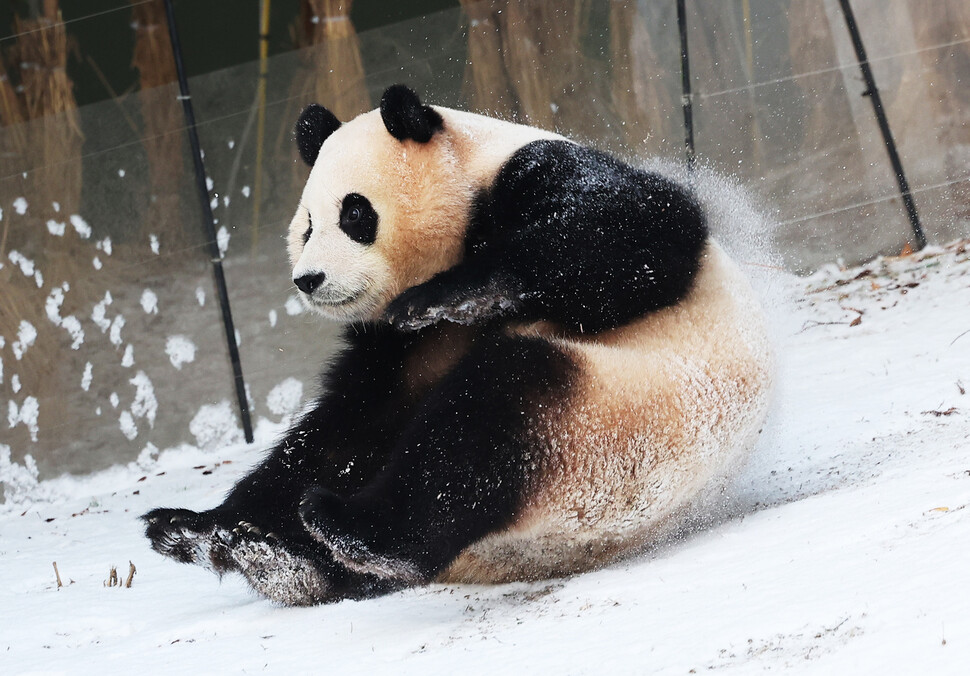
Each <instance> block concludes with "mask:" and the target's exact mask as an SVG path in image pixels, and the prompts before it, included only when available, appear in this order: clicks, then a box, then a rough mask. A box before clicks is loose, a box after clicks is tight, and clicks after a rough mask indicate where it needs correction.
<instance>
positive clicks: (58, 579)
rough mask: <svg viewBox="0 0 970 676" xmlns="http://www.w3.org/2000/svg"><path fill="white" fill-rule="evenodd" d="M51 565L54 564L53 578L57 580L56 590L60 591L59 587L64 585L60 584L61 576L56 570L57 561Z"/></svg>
mask: <svg viewBox="0 0 970 676" xmlns="http://www.w3.org/2000/svg"><path fill="white" fill-rule="evenodd" d="M53 564H54V577H56V578H57V588H58V589H60V588H61V587H63V586H64V583H63V582H61V574H60V572H59V571H58V570H57V561H54V562H53Z"/></svg>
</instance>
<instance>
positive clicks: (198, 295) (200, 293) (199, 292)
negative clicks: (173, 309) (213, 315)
mask: <svg viewBox="0 0 970 676" xmlns="http://www.w3.org/2000/svg"><path fill="white" fill-rule="evenodd" d="M195 299H196V300H197V301H198V302H199V307H205V291H204V290H203V289H202V287H201V286H197V287H195Z"/></svg>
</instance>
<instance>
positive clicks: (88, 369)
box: [81, 362, 94, 392]
mask: <svg viewBox="0 0 970 676" xmlns="http://www.w3.org/2000/svg"><path fill="white" fill-rule="evenodd" d="M93 368H94V367H92V366H91V362H87V363H86V364H85V365H84V374H83V375H82V376H81V389H82V390H84V391H85V392H87V391H89V390H90V389H91V380H92V379H93V373H92V370H93Z"/></svg>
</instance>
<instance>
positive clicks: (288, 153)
mask: <svg viewBox="0 0 970 676" xmlns="http://www.w3.org/2000/svg"><path fill="white" fill-rule="evenodd" d="M352 6H353V1H352V0H303V2H302V3H301V5H300V19H299V23H298V24H297V26H296V28H295V30H294V42H296V45H297V47H299V48H300V52H301V57H302V61H303V65H302V68H300V69H297V70H296V71H295V72H294V75H293V77H294V79H293V84H292V85H291V87H290V96H289V99H290V105H289V106H287V110H285V111H284V113H283V123H282V125H281V127H280V133H279V135H278V136H277V141H276V148H277V153H278V154H281V155H282V156H283V157H285V158H287V160H288V161H289V160H292V158H293V157H294V152H293V146H292V145H291V144H290V139H291V136H292V133H293V123H294V122H296V119H297V117H298V116H299V114H300V111H301V110H302V109H303V107H304V106H306V105H307V104H310V103H320V104H322V105H324V106H326V107H327V108H329V109H330V110H331V111H332V112H333V114H334V115H336V116H337V118H338V119H339V120H341V121H344V122H346V121H347V120H350V119H352V118H354V117H356V116H357V115H359V114H360V113H363V112H366V111H368V110H370V109H371V100H370V95H369V94H368V92H367V82H366V76H365V74H364V62H363V59H362V58H361V55H360V40H359V38H358V37H357V30H356V29H355V28H354V24H353V22H352V21H351V19H350V10H351V7H352ZM292 166H293V172H292V176H291V179H292V185H294V186H302V185H303V182H304V181H305V180H306V175H307V169H306V167H304V166H303V163H302V162H293V164H292Z"/></svg>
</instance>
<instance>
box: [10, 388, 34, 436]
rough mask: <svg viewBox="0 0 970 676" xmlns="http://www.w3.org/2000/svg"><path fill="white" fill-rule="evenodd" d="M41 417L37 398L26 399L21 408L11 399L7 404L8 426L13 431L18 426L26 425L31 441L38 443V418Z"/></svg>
mask: <svg viewBox="0 0 970 676" xmlns="http://www.w3.org/2000/svg"><path fill="white" fill-rule="evenodd" d="M39 415H40V404H39V403H38V402H37V398H36V397H26V398H25V399H24V403H22V404H21V405H20V406H19V407H18V406H17V403H16V402H15V401H14V400H13V399H11V400H10V401H8V402H7V424H8V425H9V426H10V428H11V429H13V428H14V427H16V426H17V425H20V424H22V425H24V426H26V427H27V431H28V432H30V440H31V441H33V442H36V441H37V429H38V428H37V418H38V416H39Z"/></svg>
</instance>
